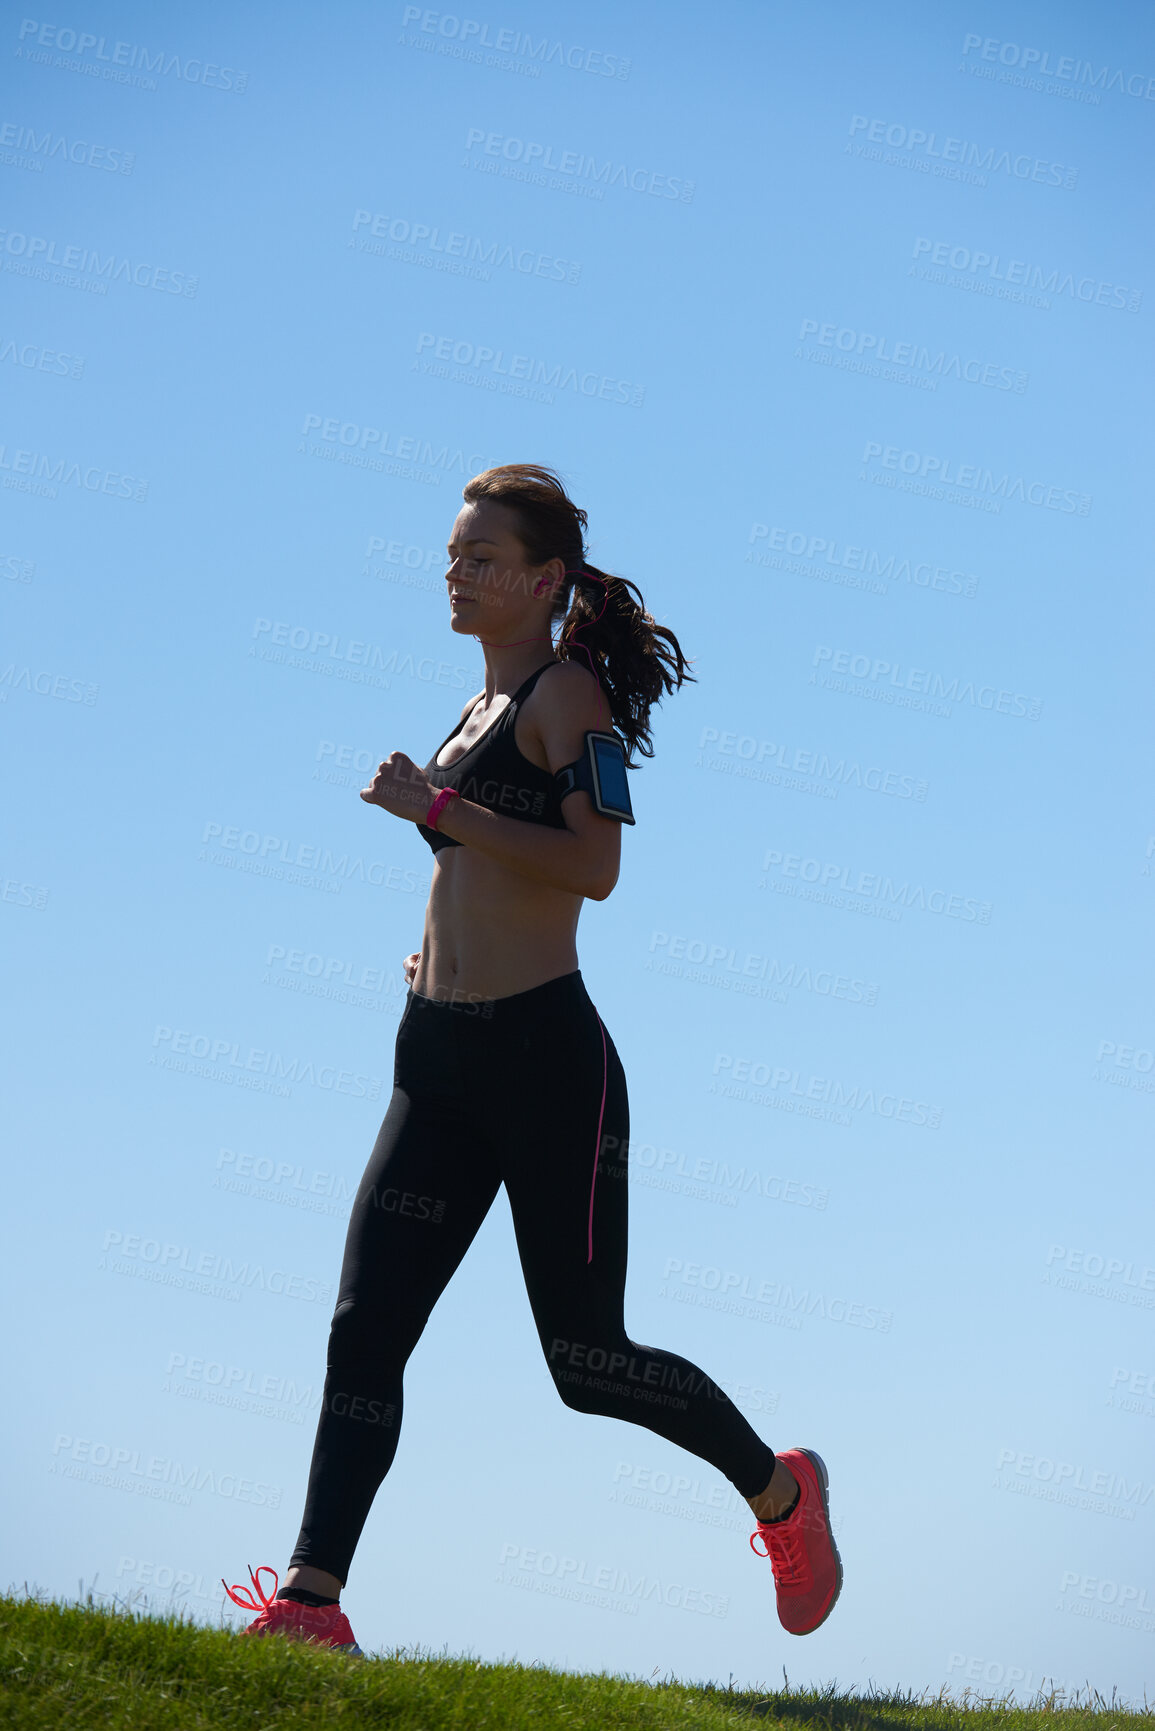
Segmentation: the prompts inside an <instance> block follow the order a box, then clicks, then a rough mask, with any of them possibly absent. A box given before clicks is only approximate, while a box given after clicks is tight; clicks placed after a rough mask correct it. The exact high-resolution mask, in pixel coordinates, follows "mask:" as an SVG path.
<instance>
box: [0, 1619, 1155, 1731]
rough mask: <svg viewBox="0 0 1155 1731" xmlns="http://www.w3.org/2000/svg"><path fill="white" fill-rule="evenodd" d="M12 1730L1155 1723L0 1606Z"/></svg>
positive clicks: (1069, 1704)
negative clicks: (329, 1643)
mask: <svg viewBox="0 0 1155 1731" xmlns="http://www.w3.org/2000/svg"><path fill="white" fill-rule="evenodd" d="M0 1674H2V1679H3V1681H2V1692H0V1726H19V1727H21V1728H22V1731H23V1728H28V1731H41V1728H43V1731H74V1728H78V1727H82V1726H116V1727H124V1728H125V1731H129V1728H131V1731H152V1728H153V1727H158V1728H159V1727H165V1728H166V1731H167V1728H168V1727H174V1728H180V1731H186V1728H189V1731H191V1728H192V1727H194V1726H196V1727H205V1728H206V1731H208V1728H210V1727H211V1728H212V1731H231V1728H232V1727H242V1726H243V1727H245V1728H246V1731H258V1728H259V1731H263V1728H264V1727H266V1726H276V1727H282V1726H284V1727H288V1726H294V1727H296V1726H301V1727H304V1726H306V1725H308V1726H311V1727H316V1728H317V1731H330V1728H335V1731H353V1728H354V1727H357V1731H362V1728H364V1727H367V1726H377V1725H382V1726H390V1727H394V1726H395V1727H397V1728H398V1731H451V1728H453V1731H498V1728H505V1727H511V1728H512V1727H519V1728H520V1727H526V1728H528V1731H536V1728H542V1731H546V1728H548V1731H579V1728H584V1727H590V1728H591V1731H594V1728H596V1731H618V1728H619V1727H620V1728H622V1731H624V1728H626V1727H629V1731H667V1728H668V1731H682V1728H686V1731H690V1728H691V1727H692V1728H693V1731H723V1727H728V1728H730V1731H734V1728H736V1727H740V1726H741V1727H746V1728H749V1727H750V1726H751V1724H752V1723H755V1724H758V1725H762V1724H771V1725H776V1726H778V1727H781V1728H782V1731H808V1728H809V1727H813V1728H814V1731H992V1728H993V1727H995V1726H996V1725H997V1727H998V1728H999V1731H1028V1728H1035V1727H1038V1726H1039V1724H1040V1722H1041V1721H1045V1731H1077V1728H1078V1727H1083V1726H1088V1722H1089V1721H1093V1724H1092V1725H1089V1726H1088V1731H1140V1727H1142V1731H1152V1718H1153V1713H1152V1712H1151V1711H1149V1710H1147V1707H1146V1702H1145V1701H1144V1706H1143V1708H1142V1709H1135V1708H1124V1707H1123V1706H1122V1705H1119V1706H1116V1705H1115V1704H1114V1694H1113V1693H1112V1701H1111V1702H1110V1703H1108V1702H1106V1701H1104V1700H1103V1698H1102V1696H1101V1695H1099V1694H1097V1693H1096V1692H1095V1691H1093V1690H1090V1689H1088V1690H1087V1694H1086V1699H1085V1700H1084V1699H1082V1696H1081V1695H1080V1697H1077V1698H1076V1699H1075V1700H1074V1701H1072V1700H1061V1699H1059V1698H1057V1697H1056V1696H1055V1695H1051V1696H1050V1697H1048V1698H1044V1697H1043V1696H1039V1697H1038V1698H1037V1699H1036V1700H1035V1701H1033V1702H1032V1703H1031V1704H1030V1705H1028V1706H1022V1705H1018V1704H1015V1703H1014V1702H1013V1701H1012V1700H1011V1699H1010V1698H1009V1697H1004V1698H1001V1699H995V1698H992V1697H989V1696H987V1697H982V1696H977V1695H975V1694H973V1692H971V1691H966V1692H964V1694H963V1695H962V1696H960V1697H958V1698H955V1697H952V1696H950V1695H948V1693H947V1692H946V1691H945V1690H944V1691H942V1692H941V1693H940V1694H938V1695H933V1696H927V1695H925V1694H924V1695H922V1696H915V1695H913V1694H912V1693H910V1692H908V1693H907V1694H905V1695H903V1694H898V1693H871V1694H867V1695H861V1694H855V1693H851V1692H847V1691H845V1690H838V1689H836V1688H835V1687H834V1686H833V1684H831V1685H828V1686H827V1687H826V1688H824V1689H821V1690H800V1689H788V1688H783V1689H767V1690H737V1689H729V1688H723V1687H719V1686H718V1685H716V1684H712V1683H700V1684H690V1683H682V1682H677V1681H674V1680H673V1679H666V1680H665V1681H658V1682H655V1683H639V1682H634V1681H631V1680H628V1679H626V1678H623V1677H619V1676H614V1675H611V1674H610V1673H607V1672H604V1671H601V1672H596V1673H588V1674H581V1675H579V1674H575V1673H573V1672H568V1671H555V1670H552V1669H550V1668H548V1667H546V1666H539V1665H518V1664H512V1665H489V1664H483V1663H482V1662H481V1660H476V1659H471V1658H468V1657H457V1658H450V1657H447V1656H445V1655H441V1656H438V1657H434V1656H433V1655H431V1654H430V1655H423V1654H422V1653H421V1652H420V1651H418V1652H417V1653H416V1654H414V1653H412V1652H407V1651H405V1650H403V1649H396V1650H394V1651H392V1652H386V1653H380V1654H374V1655H372V1656H371V1657H370V1658H369V1659H367V1660H366V1661H359V1660H356V1659H349V1658H346V1657H345V1656H344V1655H343V1654H340V1653H335V1652H332V1651H326V1650H325V1649H318V1648H311V1647H306V1646H303V1645H301V1644H300V1643H296V1642H291V1641H284V1640H279V1639H271V1640H242V1639H240V1638H239V1636H238V1635H237V1633H235V1632H234V1631H233V1630H232V1629H227V1628H213V1627H206V1626H205V1625H204V1624H198V1623H195V1622H193V1621H192V1620H190V1619H189V1618H188V1617H187V1616H184V1615H180V1614H176V1613H173V1614H170V1615H168V1616H155V1615H152V1616H146V1615H141V1614H139V1613H138V1612H136V1611H133V1610H131V1609H127V1608H123V1609H122V1608H119V1607H117V1606H114V1607H113V1608H111V1609H110V1608H108V1607H105V1606H101V1605H98V1604H95V1603H94V1602H93V1598H92V1594H91V1593H89V1595H88V1598H87V1601H86V1602H84V1603H72V1604H69V1603H64V1602H60V1601H56V1600H49V1599H46V1598H45V1597H43V1596H42V1595H36V1594H30V1593H27V1592H26V1593H25V1594H24V1596H22V1597H17V1596H14V1595H10V1594H4V1595H0Z"/></svg>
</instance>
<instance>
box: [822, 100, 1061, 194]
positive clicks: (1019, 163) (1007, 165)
mask: <svg viewBox="0 0 1155 1731" xmlns="http://www.w3.org/2000/svg"><path fill="white" fill-rule="evenodd" d="M850 136H851V138H852V139H854V140H856V142H855V143H854V144H848V145H847V146H846V149H847V151H850V152H853V153H854V154H855V155H858V156H865V157H869V158H871V159H872V160H876V161H881V162H887V161H891V160H893V162H894V163H895V164H896V165H897V166H900V167H907V166H909V167H912V168H920V169H922V170H923V171H924V172H930V171H931V170H933V171H934V172H935V173H936V174H946V175H949V176H950V177H951V178H952V179H959V180H970V181H973V182H975V183H976V184H977V185H979V186H985V185H986V184H987V183H986V179H985V176H986V175H987V174H989V173H998V174H1009V175H1010V177H1011V179H1012V180H1033V181H1036V182H1038V183H1039V184H1040V185H1044V186H1063V187H1067V188H1068V189H1069V188H1071V187H1073V186H1075V185H1076V184H1077V182H1078V179H1079V170H1078V169H1077V168H1067V167H1064V165H1063V164H1062V163H1061V162H1050V161H1048V159H1047V158H1046V157H1039V156H1029V155H1027V154H1026V152H1024V151H1018V152H1015V153H1013V154H1012V152H1011V151H1009V150H1001V149H999V148H998V146H997V145H993V144H990V145H987V146H985V147H983V146H981V145H978V144H972V143H971V142H970V140H969V139H966V138H952V137H950V136H949V135H940V134H939V133H937V132H927V131H925V130H924V128H923V127H921V126H906V125H904V124H903V123H902V122H900V121H891V120H872V119H871V118H870V116H869V115H866V114H854V115H852V116H851V119H850ZM882 144H885V145H887V146H889V148H890V150H891V151H896V150H899V151H904V152H905V153H906V161H905V162H903V161H902V159H901V158H898V157H895V158H893V159H891V158H890V157H888V156H886V155H884V153H883V152H882V151H881V150H871V149H868V148H867V145H882ZM974 170H977V171H978V172H977V174H976V173H974V172H969V171H974Z"/></svg>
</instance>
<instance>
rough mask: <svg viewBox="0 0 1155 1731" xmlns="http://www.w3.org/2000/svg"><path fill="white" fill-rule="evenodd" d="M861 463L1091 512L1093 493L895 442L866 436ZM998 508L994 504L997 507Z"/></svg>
mask: <svg viewBox="0 0 1155 1731" xmlns="http://www.w3.org/2000/svg"><path fill="white" fill-rule="evenodd" d="M862 461H863V462H864V463H874V462H878V463H879V464H880V465H881V466H882V468H884V469H891V470H896V471H897V472H898V473H899V474H901V475H908V476H911V477H916V478H917V479H918V480H920V481H926V482H928V483H930V484H931V490H932V492H933V489H934V488H939V489H941V488H943V487H961V488H964V489H965V490H966V491H968V492H972V493H975V494H979V495H989V496H990V497H991V500H992V502H993V501H994V500H995V499H1019V500H1021V501H1022V503H1023V504H1024V505H1039V506H1043V507H1045V508H1046V509H1047V510H1048V511H1064V512H1066V513H1068V514H1070V513H1071V512H1077V513H1078V515H1079V516H1080V517H1086V516H1088V515H1089V514H1090V510H1091V504H1092V496H1091V494H1090V493H1080V492H1078V491H1076V489H1075V488H1073V487H1059V486H1054V485H1051V484H1049V483H1048V482H1046V481H1028V480H1027V478H1026V477H1025V476H1024V475H1011V474H1009V473H1006V472H1004V473H1003V474H1001V475H997V474H996V473H995V471H994V470H993V469H987V468H984V467H983V465H982V464H981V463H959V462H957V461H956V460H955V458H953V457H936V456H934V455H932V454H931V453H930V452H929V451H904V450H902V449H901V448H900V447H899V446H898V445H881V444H879V443H878V442H877V440H874V439H868V440H867V442H866V444H865V446H864V447H863V452H862ZM996 509H997V507H996Z"/></svg>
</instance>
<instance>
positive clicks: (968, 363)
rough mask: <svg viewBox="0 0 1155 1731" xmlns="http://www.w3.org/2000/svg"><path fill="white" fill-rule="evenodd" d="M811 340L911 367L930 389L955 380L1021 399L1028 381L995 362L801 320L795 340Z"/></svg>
mask: <svg viewBox="0 0 1155 1731" xmlns="http://www.w3.org/2000/svg"><path fill="white" fill-rule="evenodd" d="M810 337H813V338H814V339H815V340H816V341H817V342H818V343H820V344H821V345H822V346H823V347H824V348H828V349H837V350H839V351H840V352H841V353H843V354H852V355H855V356H858V357H865V358H866V360H867V361H880V362H886V361H889V362H890V363H891V364H892V365H894V366H898V367H910V368H911V369H912V370H913V372H914V373H916V374H918V373H921V374H924V375H926V376H927V382H928V383H929V384H930V385H931V386H932V388H933V387H935V386H937V384H938V381H939V379H958V380H959V382H960V383H962V384H968V385H987V386H988V387H990V388H991V389H993V390H996V391H1014V392H1015V393H1016V394H1017V395H1018V396H1022V394H1023V392H1024V391H1025V390H1026V388H1027V383H1028V380H1029V377H1030V375H1029V374H1028V373H1025V372H1022V371H1021V370H1019V369H1018V368H1015V367H1000V366H998V365H997V364H996V362H994V361H980V360H978V359H976V358H975V357H974V356H966V357H964V356H963V355H959V354H953V355H948V354H947V352H946V350H945V349H938V350H935V349H931V348H928V347H927V345H926V344H925V343H917V342H913V341H906V340H904V341H902V342H895V341H894V340H893V339H892V338H891V337H888V336H880V335H879V334H878V332H876V331H859V330H853V329H851V327H850V326H849V325H835V324H823V323H821V322H820V321H819V320H818V319H803V320H802V323H801V325H800V326H799V329H798V340H799V342H805V341H806V340H807V339H808V338H810Z"/></svg>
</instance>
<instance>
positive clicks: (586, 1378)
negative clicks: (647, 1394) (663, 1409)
mask: <svg viewBox="0 0 1155 1731" xmlns="http://www.w3.org/2000/svg"><path fill="white" fill-rule="evenodd" d="M542 1344H543V1346H544V1348H545V1358H546V1363H547V1365H548V1366H549V1372H550V1375H551V1376H552V1377H553V1381H554V1387H555V1388H556V1389H557V1392H558V1394H559V1395H560V1396H561V1399H562V1400H563V1402H564V1403H565V1405H566V1406H568V1407H571V1408H572V1409H573V1411H574V1412H590V1413H600V1412H605V1411H606V1410H607V1408H612V1407H614V1406H616V1405H617V1404H618V1403H619V1402H620V1401H621V1400H622V1399H623V1398H626V1399H628V1398H629V1380H628V1379H629V1371H630V1362H631V1357H632V1354H631V1351H630V1348H631V1342H630V1341H628V1340H627V1339H626V1338H625V1336H624V1335H623V1336H622V1337H621V1339H620V1340H616V1339H615V1340H613V1341H611V1342H610V1344H608V1345H607V1344H600V1345H598V1344H591V1343H590V1342H589V1341H588V1339H587V1340H574V1339H570V1338H568V1337H563V1336H559V1335H552V1336H549V1337H548V1339H547V1340H546V1341H543V1343H542Z"/></svg>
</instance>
